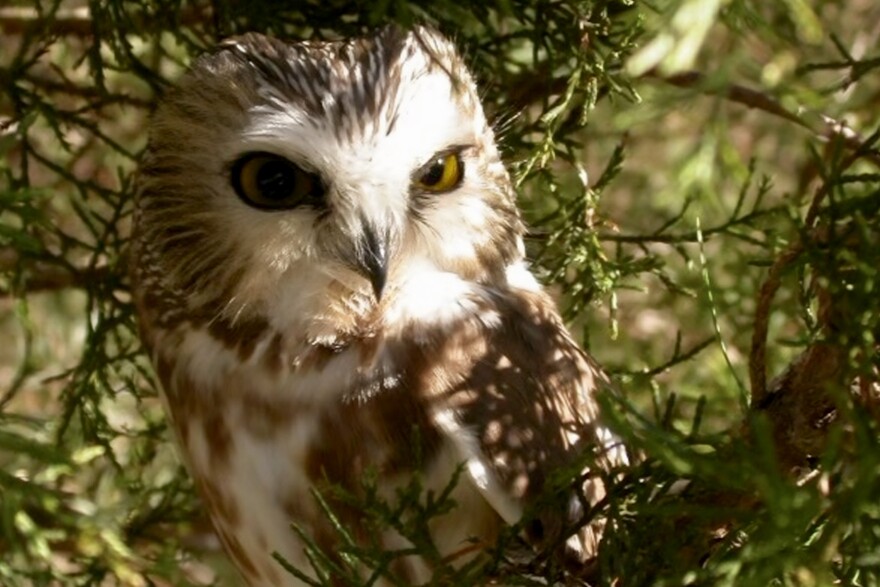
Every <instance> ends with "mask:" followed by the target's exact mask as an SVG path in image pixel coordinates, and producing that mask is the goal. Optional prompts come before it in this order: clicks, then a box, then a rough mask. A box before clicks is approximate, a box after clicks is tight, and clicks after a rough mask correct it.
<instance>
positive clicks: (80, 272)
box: [0, 247, 114, 297]
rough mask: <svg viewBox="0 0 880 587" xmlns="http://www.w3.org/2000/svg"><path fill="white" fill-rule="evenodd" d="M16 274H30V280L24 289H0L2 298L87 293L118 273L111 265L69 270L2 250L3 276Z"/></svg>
mask: <svg viewBox="0 0 880 587" xmlns="http://www.w3.org/2000/svg"><path fill="white" fill-rule="evenodd" d="M16 271H24V272H26V275H27V276H26V278H25V279H24V280H23V288H22V289H20V288H16V287H11V288H8V289H7V288H3V287H0V297H13V296H16V295H21V294H22V293H26V294H31V293H36V292H45V291H59V290H62V289H70V288H82V289H85V288H88V287H89V286H91V285H94V284H96V283H103V282H105V281H107V279H108V278H109V277H110V276H111V275H112V274H113V273H114V272H113V271H112V269H111V268H110V267H109V266H107V265H98V266H96V267H79V268H71V269H68V268H66V267H64V266H63V265H59V264H57V263H51V262H48V261H41V260H36V261H32V260H30V259H27V260H26V259H23V258H22V257H21V255H20V254H19V252H18V251H16V250H15V249H13V248H11V247H5V248H2V249H0V274H10V273H15V272H16ZM22 290H23V291H22Z"/></svg>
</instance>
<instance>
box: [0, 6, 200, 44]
mask: <svg viewBox="0 0 880 587" xmlns="http://www.w3.org/2000/svg"><path fill="white" fill-rule="evenodd" d="M210 11H211V7H210V6H202V7H198V6H190V7H187V8H183V9H181V10H180V12H179V13H178V15H177V18H176V20H175V22H176V23H177V24H178V26H180V27H181V28H184V27H188V26H192V25H195V24H197V23H202V22H211V13H210ZM146 17H149V15H142V16H141V17H140V18H134V19H133V20H134V21H135V22H134V23H133V24H132V26H133V27H135V28H137V29H138V30H140V29H141V27H143V28H146V27H147V26H148V25H150V24H152V23H153V22H154V21H152V20H151V21H150V22H148V21H147V18H146ZM40 28H43V29H44V30H45V32H46V33H47V34H49V35H59V36H74V37H88V36H91V35H92V34H93V32H94V19H93V18H92V13H91V11H90V10H89V8H88V7H87V6H81V7H78V8H68V9H59V10H57V11H56V12H54V13H48V14H45V13H41V12H40V11H38V10H37V9H36V8H31V7H27V6H8V7H4V8H0V31H3V33H5V34H7V35H19V34H24V33H27V32H29V31H33V30H35V29H40Z"/></svg>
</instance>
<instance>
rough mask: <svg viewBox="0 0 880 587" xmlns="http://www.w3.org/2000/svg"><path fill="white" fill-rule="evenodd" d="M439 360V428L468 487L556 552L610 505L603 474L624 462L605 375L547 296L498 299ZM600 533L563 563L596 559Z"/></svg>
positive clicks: (432, 383)
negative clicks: (607, 416) (525, 518)
mask: <svg viewBox="0 0 880 587" xmlns="http://www.w3.org/2000/svg"><path fill="white" fill-rule="evenodd" d="M433 359H434V360H433V361H431V363H432V364H434V365H437V367H435V369H433V370H429V377H430V379H429V380H428V381H426V383H427V384H428V387H429V388H432V389H433V390H434V393H435V395H434V397H433V410H432V411H433V414H434V420H435V423H436V424H437V426H438V428H439V429H440V430H441V431H442V433H443V434H444V435H445V436H446V437H447V438H448V440H450V441H451V443H452V444H453V445H454V446H455V447H456V448H457V449H458V452H459V456H460V458H461V459H462V460H463V461H464V463H465V469H466V471H467V473H468V474H469V476H470V478H471V480H472V482H473V483H474V484H475V485H476V486H477V487H478V488H479V490H480V492H481V493H482V495H483V497H484V498H485V499H486V501H488V502H489V504H491V506H492V507H493V508H494V509H495V510H496V511H497V512H498V514H499V515H500V516H501V517H502V518H503V519H504V520H505V521H506V522H507V523H509V524H513V523H516V522H517V521H519V520H520V518H521V517H522V515H523V513H524V512H525V513H530V514H532V515H533V516H534V517H532V518H530V519H531V520H532V521H531V522H530V523H529V524H528V525H527V527H526V528H525V530H526V535H527V538H529V539H530V541H531V542H533V544H535V545H536V546H539V547H540V546H542V545H545V544H556V543H558V542H557V541H560V539H561V538H563V537H564V535H565V533H566V532H568V531H570V529H571V528H572V526H573V525H574V524H576V523H577V522H578V521H579V520H582V519H583V518H584V516H585V513H586V512H587V511H588V510H589V508H590V507H591V506H593V505H595V504H596V503H597V502H599V501H600V500H601V499H602V498H603V497H604V496H605V485H604V483H603V481H602V477H601V475H600V473H601V472H603V471H608V470H609V469H611V468H612V467H615V466H619V465H622V464H625V463H626V462H627V457H626V453H625V451H624V449H623V447H622V446H621V444H620V442H619V440H618V439H616V438H615V436H614V435H613V434H612V433H611V432H610V431H609V430H608V429H606V428H604V427H603V426H602V425H601V424H600V422H599V421H598V418H599V410H598V405H597V402H596V399H595V394H596V393H597V392H599V391H600V390H602V389H603V388H604V389H605V390H608V389H610V383H609V381H608V379H607V377H606V376H605V374H604V373H603V372H602V371H601V369H600V368H599V367H598V366H597V365H596V364H595V362H594V361H593V360H592V359H591V358H590V357H589V356H588V355H586V354H585V353H584V352H583V351H582V350H581V349H580V348H579V347H578V346H577V344H576V343H575V342H574V341H573V340H572V339H571V337H570V335H569V334H568V332H567V331H566V329H565V327H564V326H563V325H562V322H561V320H560V318H559V316H558V314H557V312H556V310H555V307H554V304H553V302H552V300H551V299H550V298H549V297H548V296H547V295H546V294H543V293H541V292H522V293H519V294H516V295H510V296H504V297H499V298H496V299H494V300H493V302H492V304H491V306H489V307H486V308H484V310H483V311H482V314H481V317H480V318H479V319H477V320H473V321H470V322H467V323H462V324H461V326H460V327H459V328H458V329H457V330H456V331H455V332H453V333H450V334H448V335H447V336H446V337H445V339H444V342H443V344H442V345H441V350H440V352H437V353H436V354H435V355H434V357H433ZM430 371H433V373H432V374H430ZM560 493H562V494H563V495H560ZM550 494H553V495H550ZM601 531H602V522H601V520H593V521H591V522H590V523H588V524H585V525H584V526H583V527H582V528H581V529H580V530H579V531H578V532H577V533H575V534H574V535H573V536H571V537H569V538H568V539H567V541H566V550H567V553H568V554H569V555H574V556H576V557H577V558H579V559H580V560H586V559H589V558H592V556H594V555H595V553H596V549H597V546H598V541H599V538H600V535H601Z"/></svg>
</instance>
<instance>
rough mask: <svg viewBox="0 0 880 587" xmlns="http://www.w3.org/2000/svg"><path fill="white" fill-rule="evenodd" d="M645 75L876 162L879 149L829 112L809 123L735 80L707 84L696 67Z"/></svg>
mask: <svg viewBox="0 0 880 587" xmlns="http://www.w3.org/2000/svg"><path fill="white" fill-rule="evenodd" d="M646 76H647V77H652V78H654V79H659V80H661V81H664V82H666V83H668V84H671V85H673V86H677V87H680V88H696V89H699V90H700V91H703V92H705V93H707V94H716V95H723V96H724V97H725V98H727V99H728V100H730V101H731V102H736V103H738V104H743V105H744V106H748V107H749V108H756V109H758V110H762V111H764V112H768V113H770V114H773V115H774V116H778V117H780V118H783V119H785V120H788V121H789V122H793V123H795V124H797V125H798V126H801V127H803V128H805V129H807V130H809V131H810V132H812V133H813V134H814V135H815V136H816V137H818V138H819V139H821V140H823V141H828V142H839V143H840V144H841V145H843V147H844V148H846V149H847V150H849V151H855V152H858V153H859V154H860V155H861V156H862V157H864V158H865V159H868V160H869V161H871V162H872V163H874V164H875V165H877V166H880V152H878V151H877V149H866V148H865V144H866V143H865V139H863V138H862V137H861V136H860V135H859V133H857V132H856V131H854V130H853V129H851V128H849V127H848V126H847V125H846V123H843V122H839V121H837V120H835V119H833V118H831V117H830V116H825V115H824V114H820V117H821V120H822V123H823V124H824V126H822V125H819V124H813V123H810V122H808V121H807V120H805V119H804V118H803V117H802V116H799V115H797V114H795V113H793V112H791V111H789V110H788V109H787V108H785V106H783V105H782V104H780V103H779V102H778V101H776V100H774V99H773V98H771V97H770V96H768V95H766V94H764V93H763V92H761V91H759V90H755V89H752V88H747V87H745V86H741V85H739V84H732V85H728V86H723V87H721V88H714V87H708V85H707V84H706V79H707V78H706V76H705V75H704V74H702V73H700V72H697V71H689V72H685V73H679V74H675V75H670V76H666V77H662V76H659V75H658V74H656V73H655V72H649V73H648V74H646Z"/></svg>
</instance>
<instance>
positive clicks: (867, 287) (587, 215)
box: [0, 0, 880, 587]
mask: <svg viewBox="0 0 880 587" xmlns="http://www.w3.org/2000/svg"><path fill="white" fill-rule="evenodd" d="M388 22H397V23H399V24H401V25H403V26H407V25H411V24H413V23H426V24H430V25H433V26H435V27H437V28H439V29H440V30H441V31H443V32H445V33H446V34H448V35H449V36H451V37H452V38H454V39H455V41H456V43H457V44H458V45H459V46H460V48H461V49H462V51H463V53H464V54H465V55H466V57H467V60H468V62H469V63H470V65H471V68H472V69H473V70H474V72H475V73H476V75H477V78H478V80H479V83H480V87H481V89H482V92H483V96H484V101H485V105H486V109H487V111H488V113H489V114H490V116H491V118H492V119H493V121H494V123H495V125H496V128H497V129H498V131H499V134H500V136H501V140H502V147H503V151H504V155H505V159H506V161H507V162H508V163H509V166H510V168H511V171H512V172H513V174H514V177H515V180H516V184H517V187H518V190H519V193H520V205H521V207H522V208H523V210H524V213H525V215H526V218H527V220H528V222H529V226H530V234H529V239H528V247H529V254H530V257H531V258H532V259H534V260H535V263H536V266H537V267H539V271H540V273H541V276H542V278H543V279H544V281H545V283H547V284H548V285H549V286H551V287H552V288H553V289H554V290H555V291H556V292H557V294H558V296H559V299H560V300H561V303H562V305H563V307H564V310H565V317H566V320H567V321H568V323H569V325H570V326H571V328H572V329H573V331H574V332H576V333H577V335H578V336H579V337H580V340H581V342H582V344H583V345H584V346H585V347H587V348H589V349H590V351H591V353H592V354H593V355H595V356H596V357H597V358H598V360H599V361H600V362H601V363H602V364H603V365H604V366H605V367H606V368H607V369H608V370H609V372H610V373H612V375H613V377H614V379H615V380H616V384H617V385H618V387H619V389H620V391H621V393H620V398H619V399H617V400H615V401H609V402H607V404H606V405H605V406H604V410H605V413H606V417H607V418H608V420H609V421H610V422H612V424H613V427H614V428H615V430H616V431H617V432H618V433H619V434H620V435H621V436H622V437H623V438H625V440H626V443H627V446H628V448H629V449H630V451H631V453H632V454H633V455H634V456H635V457H637V458H635V459H634V460H635V463H634V464H633V466H632V467H630V468H628V469H627V470H625V471H620V472H619V476H618V477H615V478H614V479H609V481H610V482H613V487H612V491H611V492H610V495H609V496H608V497H607V499H605V500H604V501H603V502H602V503H600V504H599V506H597V511H596V512H593V513H595V514H596V515H602V516H605V517H607V519H608V524H607V531H606V536H605V540H604V543H603V547H602V549H601V554H600V556H599V557H598V559H597V560H596V561H595V565H594V567H593V568H591V569H589V572H588V573H586V574H585V573H580V572H578V573H572V571H571V570H570V569H564V568H557V566H555V565H554V564H553V561H552V560H549V559H546V558H545V557H542V556H541V553H537V554H534V555H533V556H531V557H529V560H528V561H527V562H525V563H524V562H522V557H517V556H514V555H513V553H514V552H515V551H516V550H517V549H521V547H520V545H518V544H517V539H516V530H515V529H514V530H512V531H511V533H510V536H509V540H504V541H502V543H501V544H499V545H496V546H495V547H493V548H491V549H489V550H488V551H487V552H486V553H485V554H483V555H482V556H480V557H478V558H477V559H475V561H474V562H473V563H471V564H469V565H467V566H465V567H461V568H454V567H452V566H448V565H444V561H442V560H439V559H437V553H435V552H432V545H431V544H430V541H429V540H427V538H426V533H425V528H426V524H427V523H428V522H429V521H430V520H431V519H432V518H433V517H435V516H442V515H443V514H444V512H445V511H447V509H448V508H449V507H453V506H454V504H452V503H450V501H449V500H450V498H449V495H448V494H445V493H444V494H441V495H431V496H425V495H423V492H422V489H421V485H420V483H419V480H418V479H414V480H413V481H412V483H411V484H410V485H409V486H407V487H406V488H404V489H402V490H401V495H400V500H399V502H397V503H386V502H383V501H382V500H381V499H380V498H379V497H378V496H377V495H375V492H371V491H370V483H371V482H370V480H369V479H366V480H364V483H365V486H364V492H363V496H336V497H341V498H342V499H351V500H358V501H357V503H356V504H355V505H357V506H358V507H360V508H361V509H362V510H363V512H364V516H365V520H367V521H368V523H369V524H371V525H375V526H376V527H395V528H397V529H398V530H399V531H400V532H401V533H402V534H404V535H405V536H407V537H409V538H410V540H411V542H412V543H413V545H414V548H416V549H417V550H419V552H421V553H422V554H424V555H425V556H427V557H428V558H429V559H431V557H433V559H437V567H438V574H437V578H436V580H435V583H436V584H438V585H441V584H442V585H482V584H486V583H487V582H488V581H489V580H490V579H493V578H494V579H498V580H503V581H504V582H505V584H524V585H527V584H536V585H537V584H546V581H547V580H550V581H557V582H560V583H562V584H572V585H579V584H597V585H620V586H628V585H682V584H687V585H832V584H840V585H858V586H869V585H878V584H880V436H878V425H880V422H878V419H880V383H878V379H880V359H878V352H877V350H878V349H877V346H878V340H880V295H878V293H877V292H878V287H880V286H878V282H880V218H878V213H880V126H878V121H880V115H878V113H880V26H878V23H880V5H878V4H877V2H876V1H875V0H850V1H848V2H824V1H822V0H785V1H783V2H764V1H761V0H651V1H639V0H584V1H572V0H537V1H524V0H490V1H488V2H465V3H461V2H457V1H456V2H454V1H452V0H438V1H437V2H432V3H422V2H408V1H398V0H385V1H381V2H375V3H363V2H346V1H344V0H330V1H324V2H313V1H307V2H289V3H280V2H276V1H270V0H256V1H252V2H233V1H231V0H190V1H183V0H145V1H143V2H125V1H122V0H105V1H97V0H94V1H86V0H33V1H30V2H28V1H20V0H12V1H11V2H4V3H3V4H2V5H0V340H2V341H4V344H2V345H0V585H4V586H10V587H19V586H31V585H34V586H39V585H61V586H87V585H131V586H138V587H140V586H148V585H174V586H185V585H206V584H210V583H211V582H212V581H218V582H219V583H220V584H223V585H236V584H237V583H236V581H237V579H236V578H235V576H234V574H233V573H232V572H231V571H230V570H229V567H228V566H227V565H226V564H225V563H224V558H223V556H222V554H220V553H219V551H218V550H217V547H216V543H215V541H214V540H213V538H212V535H211V531H210V526H209V524H208V523H207V521H206V520H205V518H204V515H203V514H202V512H201V509H200V506H199V504H198V500H197V498H196V497H195V496H194V492H193V488H192V484H191V482H190V481H189V479H188V477H187V475H186V472H185V471H184V470H183V468H182V466H181V464H180V462H179V461H178V459H177V457H176V455H175V452H174V449H173V446H172V441H171V438H170V435H169V432H168V430H167V427H166V425H165V422H164V419H163V414H162V410H161V406H160V403H159V401H158V396H157V387H156V385H157V384H156V380H155V377H154V375H153V374H152V372H151V371H150V368H149V367H148V363H147V361H146V360H145V357H144V356H143V355H142V351H141V348H140V345H139V343H138V340H137V333H136V328H135V325H134V320H133V313H132V306H131V297H130V294H129V291H128V279H127V252H126V251H127V246H128V237H129V233H130V225H131V218H130V217H131V189H130V188H131V184H132V172H133V171H134V169H135V167H136V165H137V160H138V157H139V154H140V153H141V151H142V150H143V148H144V145H145V142H146V136H145V127H146V121H147V118H148V116H149V112H150V108H151V105H152V104H153V103H154V101H155V100H156V98H157V97H159V96H160V95H161V94H162V93H163V91H165V89H166V88H167V87H169V84H171V83H173V81H174V80H175V79H176V78H177V77H178V76H179V75H180V73H181V72H182V71H183V70H184V68H185V67H186V65H187V63H189V61H190V60H191V59H192V58H193V57H194V56H195V55H197V54H198V53H199V52H201V51H203V50H205V49H206V48H208V47H210V46H211V45H213V44H214V43H215V42H216V41H218V40H219V39H221V38H223V37H226V36H228V35H231V34H235V33H240V32H244V31H249V30H256V31H260V32H264V33H269V34H274V35H277V36H282V37H295V38H339V37H346V36H355V35H359V34H363V33H365V32H367V31H370V30H372V29H374V28H376V27H378V26H381V25H383V24H386V23H388ZM563 473H564V472H562V473H561V474H563ZM453 482H454V480H453ZM364 496H365V497H364ZM551 497H552V496H551ZM316 498H318V499H321V496H316ZM326 513H327V515H328V516H329V517H330V518H331V519H332V517H333V512H332V510H331V509H330V508H328V509H327V511H326ZM345 530H346V529H345V528H341V527H340V528H338V532H339V534H340V540H341V544H343V545H344V546H343V554H344V556H342V557H328V556H326V555H327V553H322V552H320V549H318V548H317V546H314V545H312V547H310V548H309V551H310V554H311V556H312V561H313V565H314V569H313V572H316V573H317V576H318V577H319V579H318V580H312V581H313V582H314V584H318V585H321V584H327V585H330V584H333V585H338V584H344V585H368V584H371V581H373V580H375V578H377V577H380V576H383V575H387V574H388V573H389V572H390V571H388V569H389V568H390V567H391V565H390V562H391V561H392V560H393V559H394V558H395V557H397V556H402V555H403V554H405V553H402V552H401V553H388V552H382V551H380V550H378V549H369V548H365V547H364V546H363V545H358V544H356V543H354V542H351V543H346V532H345ZM296 531H298V530H297V529H296V528H292V529H291V532H296ZM279 558H280V557H279ZM433 559H432V560H433ZM340 560H341V561H342V562H340ZM279 564H284V561H283V560H280V561H279ZM289 570H290V572H291V573H294V574H299V573H302V572H303V570H302V569H293V568H291V569H289Z"/></svg>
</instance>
